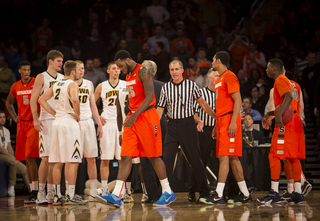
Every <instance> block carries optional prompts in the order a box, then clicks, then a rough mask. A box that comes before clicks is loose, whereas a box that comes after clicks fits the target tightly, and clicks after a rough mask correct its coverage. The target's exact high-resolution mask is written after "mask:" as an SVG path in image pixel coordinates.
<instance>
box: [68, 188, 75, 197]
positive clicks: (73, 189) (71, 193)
mask: <svg viewBox="0 0 320 221" xmlns="http://www.w3.org/2000/svg"><path fill="white" fill-rule="evenodd" d="M75 189H76V185H69V190H68V193H69V196H70V198H72V197H73V196H74V192H75Z"/></svg>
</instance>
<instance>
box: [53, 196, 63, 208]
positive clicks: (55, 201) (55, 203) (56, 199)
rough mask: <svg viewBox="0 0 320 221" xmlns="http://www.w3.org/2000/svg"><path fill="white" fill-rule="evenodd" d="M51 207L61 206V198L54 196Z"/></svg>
mask: <svg viewBox="0 0 320 221" xmlns="http://www.w3.org/2000/svg"><path fill="white" fill-rule="evenodd" d="M52 205H53V206H60V205H62V197H58V196H57V195H55V196H54V197H53V203H52Z"/></svg>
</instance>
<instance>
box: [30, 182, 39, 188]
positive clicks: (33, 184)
mask: <svg viewBox="0 0 320 221" xmlns="http://www.w3.org/2000/svg"><path fill="white" fill-rule="evenodd" d="M31 185H32V188H31V189H32V190H38V181H32V184H31Z"/></svg>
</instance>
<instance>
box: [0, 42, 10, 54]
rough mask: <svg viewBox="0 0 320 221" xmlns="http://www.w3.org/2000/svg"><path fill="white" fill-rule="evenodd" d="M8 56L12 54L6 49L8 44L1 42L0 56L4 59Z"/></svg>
mask: <svg viewBox="0 0 320 221" xmlns="http://www.w3.org/2000/svg"><path fill="white" fill-rule="evenodd" d="M8 54H10V50H9V49H8V48H7V47H6V43H5V42H3V41H1V42H0V55H2V56H3V57H6V56H7V55H8Z"/></svg>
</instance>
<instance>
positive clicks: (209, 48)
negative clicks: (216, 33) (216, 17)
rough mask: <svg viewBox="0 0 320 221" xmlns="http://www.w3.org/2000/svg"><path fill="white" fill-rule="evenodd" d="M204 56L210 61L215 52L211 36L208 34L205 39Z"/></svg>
mask: <svg viewBox="0 0 320 221" xmlns="http://www.w3.org/2000/svg"><path fill="white" fill-rule="evenodd" d="M205 49H206V58H207V59H208V60H209V61H211V60H212V58H213V57H214V55H215V54H216V52H217V51H216V48H215V47H214V41H213V37H211V36H208V37H207V39H206V47H205Z"/></svg>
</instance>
